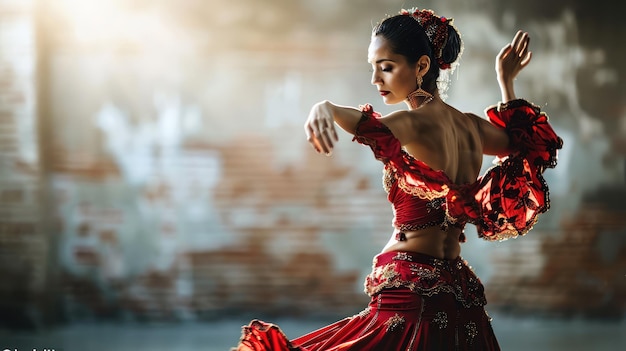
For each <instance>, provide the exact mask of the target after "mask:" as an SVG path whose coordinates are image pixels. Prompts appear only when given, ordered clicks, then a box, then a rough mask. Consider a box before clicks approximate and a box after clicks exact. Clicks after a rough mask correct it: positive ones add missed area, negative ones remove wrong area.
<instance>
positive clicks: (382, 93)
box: [379, 90, 389, 96]
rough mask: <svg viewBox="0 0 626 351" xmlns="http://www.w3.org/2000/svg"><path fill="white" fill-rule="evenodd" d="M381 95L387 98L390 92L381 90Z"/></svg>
mask: <svg viewBox="0 0 626 351" xmlns="http://www.w3.org/2000/svg"><path fill="white" fill-rule="evenodd" d="M379 93H380V96H386V95H387V94H389V92H388V91H386V90H381V91H379Z"/></svg>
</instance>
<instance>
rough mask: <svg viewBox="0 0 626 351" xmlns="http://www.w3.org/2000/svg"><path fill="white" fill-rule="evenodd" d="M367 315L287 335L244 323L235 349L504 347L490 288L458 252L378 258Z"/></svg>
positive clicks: (367, 285)
mask: <svg viewBox="0 0 626 351" xmlns="http://www.w3.org/2000/svg"><path fill="white" fill-rule="evenodd" d="M365 291H366V292H367V293H368V294H369V295H370V296H371V297H372V300H371V302H370V304H369V306H368V307H367V308H366V309H365V310H363V311H362V312H361V313H359V314H357V315H355V316H352V317H348V318H345V319H343V320H340V321H338V322H336V323H334V324H331V325H328V326H326V327H323V328H321V329H318V330H316V331H313V332H311V333H309V334H306V335H304V336H301V337H299V338H296V339H293V340H289V339H288V338H287V337H286V336H285V334H284V333H283V332H282V331H281V330H280V328H279V327H278V326H276V325H274V324H270V323H265V322H262V321H259V320H254V321H252V322H251V323H250V324H249V325H247V326H244V327H243V333H242V337H241V341H240V342H239V345H238V347H237V348H236V350H237V351H290V350H297V351H340V350H341V351H347V350H350V351H357V350H359V351H362V350H381V351H382V350H385V351H393V350H398V351H400V350H402V351H412V350H483V351H485V350H500V347H499V346H498V342H497V340H496V338H495V335H494V333H493V329H492V328H491V322H490V318H489V316H488V315H487V314H486V312H485V309H484V305H485V304H486V301H485V295H484V288H483V286H482V284H481V283H480V280H479V279H478V277H476V275H475V274H474V273H473V272H472V270H471V269H470V268H469V266H468V265H467V264H466V263H465V262H464V261H463V260H462V259H461V258H460V257H459V258H457V259H455V260H441V259H437V258H434V257H431V256H428V255H423V254H419V253H412V252H398V251H394V252H387V253H383V254H380V255H377V256H376V257H375V258H374V265H373V269H372V273H371V274H370V275H368V277H367V279H366V281H365Z"/></svg>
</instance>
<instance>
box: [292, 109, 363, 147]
mask: <svg viewBox="0 0 626 351" xmlns="http://www.w3.org/2000/svg"><path fill="white" fill-rule="evenodd" d="M361 116H362V112H361V111H360V110H358V109H356V108H354V107H346V106H339V105H335V104H333V103H331V102H330V101H322V102H319V103H317V104H315V105H314V106H313V108H311V112H309V117H308V118H307V120H306V122H305V123H304V132H305V133H306V136H307V140H308V141H309V142H310V143H311V145H313V148H314V149H315V151H317V152H319V153H325V154H326V155H330V154H331V153H332V151H333V147H334V144H335V142H337V140H338V138H339V137H338V135H337V130H336V129H335V123H337V125H339V127H341V129H343V130H345V131H346V132H348V133H350V134H354V132H355V129H356V125H357V123H358V122H359V120H360V119H361Z"/></svg>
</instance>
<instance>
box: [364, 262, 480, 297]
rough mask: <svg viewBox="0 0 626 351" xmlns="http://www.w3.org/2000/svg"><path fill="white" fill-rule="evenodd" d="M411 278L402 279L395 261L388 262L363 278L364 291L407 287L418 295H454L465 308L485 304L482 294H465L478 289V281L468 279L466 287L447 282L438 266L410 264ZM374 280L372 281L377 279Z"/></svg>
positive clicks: (373, 293)
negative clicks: (428, 266) (429, 266)
mask: <svg viewBox="0 0 626 351" xmlns="http://www.w3.org/2000/svg"><path fill="white" fill-rule="evenodd" d="M410 271H411V273H412V277H411V279H410V280H409V279H403V278H402V276H401V274H400V273H399V272H398V270H397V267H396V264H395V263H388V264H386V265H384V266H379V267H375V268H374V270H373V271H372V273H371V274H370V275H369V276H368V277H367V278H366V280H365V292H366V293H367V294H368V295H369V296H374V295H376V294H378V293H380V292H381V291H383V290H385V289H397V288H401V287H402V288H407V289H410V290H411V291H413V292H416V293H418V294H419V295H422V296H426V297H432V296H435V295H437V294H441V293H449V294H452V295H454V297H455V299H456V300H457V301H458V302H459V303H461V304H462V305H463V306H464V307H465V308H469V307H472V306H484V305H486V304H487V301H486V300H485V297H484V295H482V296H466V293H465V292H467V291H470V292H474V291H478V290H479V284H480V283H479V281H478V280H476V279H468V281H467V284H468V287H467V289H464V288H463V287H462V286H461V285H460V284H459V283H449V282H446V281H444V280H443V278H442V277H441V271H440V270H439V268H434V267H433V268H432V269H430V268H427V267H425V266H421V265H418V264H411V266H410ZM377 280H378V282H375V283H374V281H377Z"/></svg>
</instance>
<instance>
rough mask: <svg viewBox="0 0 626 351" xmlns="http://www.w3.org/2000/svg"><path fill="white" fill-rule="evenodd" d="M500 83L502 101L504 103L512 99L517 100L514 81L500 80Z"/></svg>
mask: <svg viewBox="0 0 626 351" xmlns="http://www.w3.org/2000/svg"><path fill="white" fill-rule="evenodd" d="M498 84H499V85H500V93H501V94H502V102H503V103H507V102H509V101H511V100H515V99H517V98H516V97H515V89H514V87H513V81H512V80H509V81H506V82H505V81H501V80H499V81H498Z"/></svg>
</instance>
